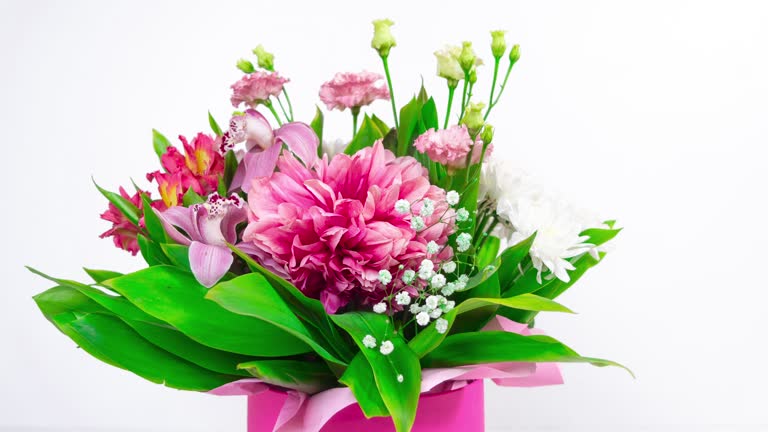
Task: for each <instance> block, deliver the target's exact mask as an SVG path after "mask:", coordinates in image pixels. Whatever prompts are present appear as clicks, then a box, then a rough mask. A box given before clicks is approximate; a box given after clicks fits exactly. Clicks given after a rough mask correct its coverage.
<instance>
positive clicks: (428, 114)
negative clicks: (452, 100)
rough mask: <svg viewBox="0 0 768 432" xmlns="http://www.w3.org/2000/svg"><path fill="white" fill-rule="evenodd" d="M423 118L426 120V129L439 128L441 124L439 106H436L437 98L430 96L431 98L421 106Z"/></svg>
mask: <svg viewBox="0 0 768 432" xmlns="http://www.w3.org/2000/svg"><path fill="white" fill-rule="evenodd" d="M421 118H422V120H423V122H424V128H425V129H439V128H440V124H439V122H438V119H437V107H436V106H435V99H434V98H432V97H430V98H429V100H427V102H426V103H425V104H424V106H423V107H422V108H421Z"/></svg>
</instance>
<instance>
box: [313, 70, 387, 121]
mask: <svg viewBox="0 0 768 432" xmlns="http://www.w3.org/2000/svg"><path fill="white" fill-rule="evenodd" d="M377 99H382V100H389V90H388V89H387V85H386V83H385V82H384V77H383V76H382V75H380V74H377V73H373V72H365V71H363V72H359V73H354V72H339V73H337V74H336V75H335V76H334V77H333V79H332V80H330V81H328V82H326V83H325V84H323V85H322V86H321V87H320V100H321V101H323V103H325V106H327V107H328V109H329V110H332V109H337V110H339V111H343V110H344V109H346V108H360V107H361V106H365V105H370V104H371V103H372V102H373V101H375V100H377Z"/></svg>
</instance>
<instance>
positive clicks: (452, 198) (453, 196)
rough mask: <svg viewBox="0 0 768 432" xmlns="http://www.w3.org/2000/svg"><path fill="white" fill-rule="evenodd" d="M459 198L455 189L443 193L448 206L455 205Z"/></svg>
mask: <svg viewBox="0 0 768 432" xmlns="http://www.w3.org/2000/svg"><path fill="white" fill-rule="evenodd" d="M459 198H460V197H459V193H458V192H456V191H455V190H452V191H448V193H446V194H445V202H447V203H448V205H450V206H455V205H456V204H458V203H459Z"/></svg>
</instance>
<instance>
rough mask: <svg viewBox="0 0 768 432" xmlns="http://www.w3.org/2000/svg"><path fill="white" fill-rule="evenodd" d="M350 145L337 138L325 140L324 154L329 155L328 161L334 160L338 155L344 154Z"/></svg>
mask: <svg viewBox="0 0 768 432" xmlns="http://www.w3.org/2000/svg"><path fill="white" fill-rule="evenodd" d="M348 145H349V141H346V140H343V139H341V138H337V139H335V140H323V153H325V154H327V155H328V159H329V160H330V159H332V158H333V157H334V156H336V155H337V154H341V153H343V152H344V149H345V148H347V146H348Z"/></svg>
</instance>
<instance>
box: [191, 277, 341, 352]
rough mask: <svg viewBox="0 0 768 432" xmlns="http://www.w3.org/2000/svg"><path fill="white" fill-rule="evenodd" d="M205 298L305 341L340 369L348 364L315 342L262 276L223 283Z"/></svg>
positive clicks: (319, 342) (324, 342) (321, 343)
mask: <svg viewBox="0 0 768 432" xmlns="http://www.w3.org/2000/svg"><path fill="white" fill-rule="evenodd" d="M205 298H207V299H210V300H213V301H215V302H216V303H218V304H219V305H220V306H221V307H223V308H224V309H227V310H228V311H231V312H234V313H236V314H239V315H247V316H252V317H254V318H258V319H260V320H263V321H265V322H268V323H271V324H274V325H275V326H277V327H280V328H281V329H283V330H285V331H286V332H288V333H290V334H292V335H293V336H295V337H296V338H298V339H301V340H302V341H304V342H305V343H306V344H307V345H309V346H310V347H312V349H313V350H315V352H317V353H318V354H319V355H320V356H321V357H323V358H324V359H326V360H329V361H332V362H334V363H337V364H340V365H344V364H346V363H344V361H343V360H340V359H339V358H337V357H336V356H334V355H333V354H331V352H329V350H328V349H327V348H326V341H324V340H322V339H320V340H316V339H315V337H314V335H313V334H312V333H311V332H310V331H309V330H307V328H306V327H305V326H304V324H303V323H302V322H301V321H300V320H299V318H297V316H296V313H295V312H294V311H293V310H292V309H291V308H290V307H289V306H288V305H287V304H286V303H285V302H284V301H283V299H282V297H280V295H279V294H278V293H277V291H276V290H275V289H274V288H273V287H272V285H271V284H270V283H269V282H268V281H267V280H266V279H265V278H264V276H262V275H261V274H259V273H249V274H246V275H243V276H239V277H237V278H235V279H232V280H230V281H227V282H220V283H218V284H216V285H215V286H214V287H213V288H211V289H210V290H209V291H208V294H206V296H205Z"/></svg>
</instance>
